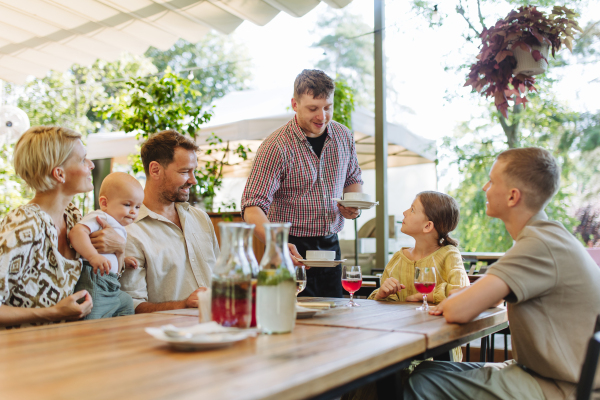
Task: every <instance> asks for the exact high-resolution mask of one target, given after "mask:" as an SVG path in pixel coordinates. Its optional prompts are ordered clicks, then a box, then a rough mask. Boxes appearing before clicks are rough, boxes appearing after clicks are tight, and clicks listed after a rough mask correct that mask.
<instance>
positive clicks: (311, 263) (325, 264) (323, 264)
mask: <svg viewBox="0 0 600 400" xmlns="http://www.w3.org/2000/svg"><path fill="white" fill-rule="evenodd" d="M298 261H300V262H301V263H302V264H304V265H306V266H307V267H311V268H313V267H316V268H331V267H335V266H337V265H338V264H341V263H343V262H344V261H346V259H345V258H344V259H343V260H333V261H329V260H301V259H300V260H298Z"/></svg>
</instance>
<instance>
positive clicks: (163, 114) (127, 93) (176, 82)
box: [95, 67, 212, 139]
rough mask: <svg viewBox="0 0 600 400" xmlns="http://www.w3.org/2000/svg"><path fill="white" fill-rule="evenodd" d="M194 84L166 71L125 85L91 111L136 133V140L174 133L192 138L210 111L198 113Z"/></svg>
mask: <svg viewBox="0 0 600 400" xmlns="http://www.w3.org/2000/svg"><path fill="white" fill-rule="evenodd" d="M199 84H200V83H199V82H198V81H191V80H189V79H187V78H182V77H181V76H179V75H177V74H173V73H172V72H171V70H170V68H169V67H167V72H165V73H164V74H163V75H162V77H160V78H159V77H157V76H151V77H143V78H137V79H135V78H134V79H131V80H129V81H127V82H125V89H124V90H122V91H120V92H119V93H118V94H117V95H116V96H115V97H113V98H112V99H111V100H110V101H109V102H106V103H105V104H103V105H102V106H100V107H98V108H96V109H95V111H98V112H99V115H100V116H101V117H102V118H104V119H106V120H114V121H119V122H120V128H121V129H122V130H123V131H125V132H137V133H138V136H137V137H138V139H139V138H140V137H143V138H144V139H148V137H150V136H151V135H152V134H154V133H156V132H160V131H162V130H166V129H174V130H176V131H178V132H182V133H187V134H189V135H190V136H191V137H195V136H196V131H198V130H199V129H200V125H202V124H204V123H206V122H208V121H209V120H210V117H211V115H212V114H211V112H210V111H205V110H203V109H202V106H201V101H200V98H201V97H202V95H201V93H200V92H199V91H198V90H196V89H194V87H193V86H198V85H199Z"/></svg>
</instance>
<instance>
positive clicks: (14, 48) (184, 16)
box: [0, 0, 352, 84]
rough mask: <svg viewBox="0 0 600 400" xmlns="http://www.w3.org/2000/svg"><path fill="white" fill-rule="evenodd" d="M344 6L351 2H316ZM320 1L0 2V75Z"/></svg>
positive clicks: (165, 41) (227, 26) (302, 9)
mask: <svg viewBox="0 0 600 400" xmlns="http://www.w3.org/2000/svg"><path fill="white" fill-rule="evenodd" d="M322 1H323V2H324V3H327V4H328V5H330V6H331V7H335V8H342V7H345V6H347V5H348V4H349V3H350V2H351V1H352V0H322ZM320 2H321V1H320V0H126V1H121V0H0V79H3V80H6V81H10V82H14V83H19V84H21V83H23V82H25V79H26V78H27V76H29V75H34V76H36V77H37V78H42V77H44V76H45V75H46V73H47V72H48V70H50V69H55V70H57V71H62V70H66V69H68V68H69V67H70V66H71V65H72V64H74V63H78V64H84V65H87V64H91V63H93V62H94V61H95V60H96V59H98V58H101V59H104V60H107V61H112V60H116V59H117V58H118V57H119V55H120V54H121V53H122V52H123V51H127V52H130V53H133V54H142V53H144V52H145V51H146V50H147V49H148V47H149V46H154V47H156V48H158V49H161V50H166V49H168V48H169V47H171V45H173V43H175V41H176V40H177V39H179V38H183V39H186V40H188V41H190V42H192V43H196V42H198V41H199V40H200V39H201V38H202V37H203V36H204V35H205V34H206V33H208V32H209V31H210V29H215V30H216V31H218V32H221V33H225V34H228V33H231V32H233V31H234V30H235V29H236V28H237V27H238V26H239V25H240V24H241V23H242V22H244V21H245V20H248V21H250V22H252V23H254V24H256V25H260V26H262V25H265V24H267V23H268V22H269V21H271V20H272V19H273V18H275V16H276V15H277V14H279V12H281V11H283V12H285V13H287V14H290V15H292V16H294V17H301V16H303V15H304V14H306V13H307V12H309V11H310V10H312V9H313V8H315V7H316V6H318V5H319V4H320Z"/></svg>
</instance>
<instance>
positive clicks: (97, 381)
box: [0, 313, 425, 400]
mask: <svg viewBox="0 0 600 400" xmlns="http://www.w3.org/2000/svg"><path fill="white" fill-rule="evenodd" d="M196 322H197V318H196V317H189V316H182V315H173V314H165V313H162V314H159V313H155V314H145V315H133V316H129V317H120V318H111V319H104V320H96V321H85V322H75V323H69V324H60V325H52V326H45V327H41V328H27V329H23V330H20V331H18V330H15V331H5V332H1V333H0V398H2V399H3V400H11V399H19V400H21V399H41V398H43V399H76V400H81V399H86V400H88V399H89V400H93V399H109V398H110V399H144V400H146V399H169V400H171V399H236V400H237V399H304V398H310V397H312V396H317V395H319V394H321V393H324V392H328V391H330V390H332V389H334V388H337V387H340V386H344V385H347V384H350V383H352V382H356V381H357V379H360V378H362V377H364V376H369V375H373V374H376V373H378V372H379V371H381V370H385V369H386V368H387V367H389V366H393V365H396V364H398V363H400V362H402V361H404V360H409V359H411V358H412V357H414V356H416V355H418V354H420V353H423V352H424V351H425V340H424V338H423V336H422V335H418V334H411V333H400V332H386V331H378V330H357V329H344V328H334V327H326V326H312V325H300V324H298V325H296V328H295V329H294V332H293V333H292V334H284V335H260V336H258V337H257V338H251V339H248V340H245V341H242V342H239V343H236V344H234V345H233V346H231V347H228V348H225V349H219V350H212V351H204V352H192V353H184V352H176V351H172V350H170V349H169V348H168V347H167V346H166V345H165V344H163V343H161V342H159V341H157V340H155V339H154V338H152V337H151V336H149V335H148V334H146V333H145V332H144V328H145V327H148V326H161V325H165V324H174V325H176V326H187V325H192V324H195V323H196Z"/></svg>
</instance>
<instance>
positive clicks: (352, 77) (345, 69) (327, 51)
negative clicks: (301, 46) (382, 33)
mask: <svg viewBox="0 0 600 400" xmlns="http://www.w3.org/2000/svg"><path fill="white" fill-rule="evenodd" d="M318 30H319V32H323V33H324V35H323V37H322V39H321V40H319V41H318V42H316V43H314V44H313V47H319V48H321V49H323V57H322V59H321V60H320V61H319V62H318V63H317V68H319V69H321V70H323V71H325V72H327V73H328V74H331V76H336V77H337V79H338V80H342V81H344V82H345V83H346V84H347V85H348V86H349V87H351V88H353V89H354V93H356V94H357V96H356V103H357V105H360V106H362V107H368V108H372V104H373V99H374V96H375V83H374V77H373V71H374V69H373V68H374V67H373V36H372V35H371V34H370V33H371V31H372V28H371V27H370V26H368V25H367V24H365V23H364V22H363V20H362V16H360V15H354V14H350V13H348V12H346V11H344V12H343V14H342V16H340V15H339V14H326V15H325V17H324V18H323V19H322V20H320V21H319V26H318Z"/></svg>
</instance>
